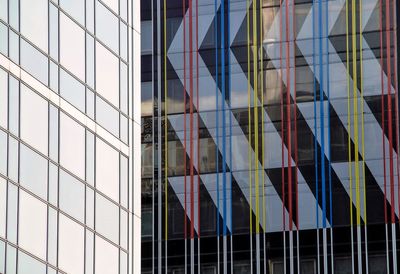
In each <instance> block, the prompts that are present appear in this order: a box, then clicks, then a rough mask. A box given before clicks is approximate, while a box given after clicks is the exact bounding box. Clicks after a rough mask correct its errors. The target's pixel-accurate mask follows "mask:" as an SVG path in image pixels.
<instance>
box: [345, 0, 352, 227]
mask: <svg viewBox="0 0 400 274" xmlns="http://www.w3.org/2000/svg"><path fill="white" fill-rule="evenodd" d="M349 58H350V55H349V0H346V68H347V128H348V133H349V134H348V138H347V141H348V142H347V143H348V146H347V150H348V156H349V192H350V223H351V224H353V172H352V168H351V166H352V164H351V161H352V160H351V118H350V117H351V112H350V62H349Z"/></svg>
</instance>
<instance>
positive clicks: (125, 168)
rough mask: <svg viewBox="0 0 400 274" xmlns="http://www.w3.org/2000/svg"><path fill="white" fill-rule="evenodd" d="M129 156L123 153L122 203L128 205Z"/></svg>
mask: <svg viewBox="0 0 400 274" xmlns="http://www.w3.org/2000/svg"><path fill="white" fill-rule="evenodd" d="M128 175H129V174H128V158H126V157H124V156H122V155H121V175H120V176H121V177H120V179H121V190H120V192H121V201H120V203H121V205H122V206H124V207H127V205H128Z"/></svg>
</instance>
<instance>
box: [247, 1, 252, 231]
mask: <svg viewBox="0 0 400 274" xmlns="http://www.w3.org/2000/svg"><path fill="white" fill-rule="evenodd" d="M246 2H247V3H246V7H247V103H248V107H247V112H248V120H249V145H248V151H247V154H248V158H249V159H248V160H249V194H250V234H252V233H253V209H252V204H253V199H252V176H251V172H252V171H251V168H252V165H251V160H252V159H251V149H252V148H251V103H250V100H251V95H250V90H251V89H250V74H251V71H250V0H246Z"/></svg>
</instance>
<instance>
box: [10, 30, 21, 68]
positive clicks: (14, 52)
mask: <svg viewBox="0 0 400 274" xmlns="http://www.w3.org/2000/svg"><path fill="white" fill-rule="evenodd" d="M9 35H10V40H9V42H10V46H9V48H8V49H9V52H8V56H9V57H10V59H11V60H12V61H13V62H14V63H16V64H19V40H20V39H19V36H18V34H16V33H15V32H14V31H12V30H11V29H9ZM21 40H22V39H21ZM21 54H22V53H21Z"/></svg>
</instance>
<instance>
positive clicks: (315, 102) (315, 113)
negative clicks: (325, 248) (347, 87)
mask: <svg viewBox="0 0 400 274" xmlns="http://www.w3.org/2000/svg"><path fill="white" fill-rule="evenodd" d="M315 2H316V0H313V6H312V15H313V16H312V30H313V39H312V47H313V71H314V77H313V90H314V132H315V133H314V158H315V159H314V165H315V196H316V202H315V217H316V221H317V228H319V214H318V208H319V203H318V200H319V195H318V127H317V82H316V81H315V75H316V66H315V59H316V58H315Z"/></svg>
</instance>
